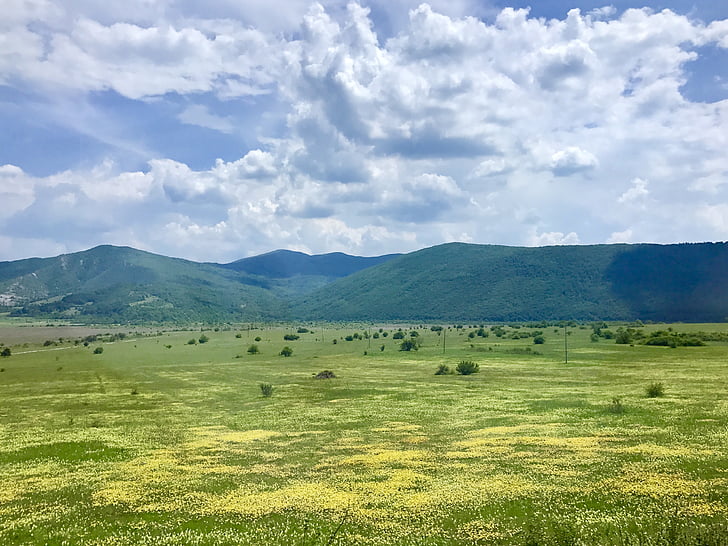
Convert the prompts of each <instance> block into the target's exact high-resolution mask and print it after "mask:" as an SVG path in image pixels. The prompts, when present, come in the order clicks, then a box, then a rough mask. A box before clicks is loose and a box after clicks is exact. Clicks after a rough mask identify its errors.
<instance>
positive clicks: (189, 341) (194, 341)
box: [187, 338, 197, 345]
mask: <svg viewBox="0 0 728 546" xmlns="http://www.w3.org/2000/svg"><path fill="white" fill-rule="evenodd" d="M187 345H197V340H196V339H195V338H192V339H189V340H187Z"/></svg>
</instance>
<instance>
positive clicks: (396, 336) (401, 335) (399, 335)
mask: <svg viewBox="0 0 728 546" xmlns="http://www.w3.org/2000/svg"><path fill="white" fill-rule="evenodd" d="M392 339H404V332H395V333H394V335H393V336H392Z"/></svg>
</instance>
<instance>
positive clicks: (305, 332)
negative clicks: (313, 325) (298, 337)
mask: <svg viewBox="0 0 728 546" xmlns="http://www.w3.org/2000/svg"><path fill="white" fill-rule="evenodd" d="M296 332H298V333H299V334H308V332H309V329H308V328H303V327H301V328H299V329H298V330H296Z"/></svg>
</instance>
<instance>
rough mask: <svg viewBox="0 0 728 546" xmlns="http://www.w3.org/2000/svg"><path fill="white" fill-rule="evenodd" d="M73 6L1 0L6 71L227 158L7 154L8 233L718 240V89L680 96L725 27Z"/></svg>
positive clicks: (203, 250)
mask: <svg viewBox="0 0 728 546" xmlns="http://www.w3.org/2000/svg"><path fill="white" fill-rule="evenodd" d="M72 4H73V7H68V6H61V4H60V3H53V2H50V1H48V2H43V1H41V0H37V1H35V2H18V1H17V0H14V2H13V4H11V5H12V6H13V9H12V10H11V12H12V14H13V15H12V16H11V17H9V18H7V19H5V22H0V25H4V26H2V28H3V30H4V33H0V42H2V43H0V81H1V82H4V83H5V84H6V85H9V86H15V87H16V88H17V89H18V90H20V91H26V90H33V91H34V92H39V93H43V92H45V93H49V94H50V93H51V91H49V90H52V93H53V96H55V92H56V91H57V90H65V92H67V93H68V94H64V95H63V96H64V97H69V98H67V99H65V100H64V101H60V99H59V101H60V102H59V104H62V105H63V106H64V108H62V109H63V110H64V111H65V112H66V114H65V115H66V116H67V120H66V121H67V122H68V123H69V124H71V123H72V119H73V118H78V119H81V120H82V121H78V120H77V126H84V125H85V126H88V125H93V119H95V118H93V117H89V119H87V120H85V121H83V119H85V118H84V114H83V112H82V109H81V108H77V109H73V108H65V106H66V105H68V104H74V101H75V100H76V97H80V100H79V104H81V103H82V102H83V99H84V98H85V97H88V96H90V94H91V93H93V92H95V91H99V90H112V91H114V92H116V93H118V94H121V95H123V96H124V97H127V99H129V100H133V101H137V100H138V101H141V100H144V101H146V104H148V105H154V104H157V103H159V104H160V105H164V106H165V107H166V108H167V111H168V112H177V113H179V119H180V120H181V121H182V122H184V123H187V124H194V125H197V126H202V127H207V128H210V129H213V130H215V131H217V132H219V133H221V135H216V137H218V138H222V137H224V136H226V135H229V138H230V139H231V141H232V139H238V140H236V141H235V145H238V141H241V142H240V144H239V145H240V147H241V153H240V156H242V157H240V159H237V160H234V161H223V160H218V161H217V162H215V163H214V164H212V160H210V164H211V165H210V167H209V168H206V167H199V164H200V162H199V161H197V162H196V163H194V165H195V167H194V168H193V166H192V165H193V162H192V161H189V162H187V163H186V162H185V161H183V160H181V159H180V158H179V157H177V158H176V160H173V159H171V157H176V156H174V155H172V154H169V157H165V155H164V154H153V153H152V152H150V151H149V150H148V149H146V148H147V147H144V146H140V148H142V149H140V150H137V151H136V152H135V153H137V154H139V155H140V156H142V155H143V156H144V157H145V159H146V160H149V167H148V168H147V169H145V170H143V171H142V170H136V171H131V172H120V171H119V170H118V168H117V167H116V165H115V164H113V163H109V162H102V163H100V164H99V165H97V166H96V167H89V166H88V165H84V166H83V167H77V168H73V169H69V170H65V171H62V172H59V173H57V174H54V175H52V176H48V177H35V178H34V177H30V176H28V175H27V174H26V173H24V172H23V171H22V170H20V169H17V168H13V167H12V166H11V167H3V169H4V170H0V177H2V185H1V186H0V193H2V192H4V193H2V198H3V201H4V202H6V203H8V205H6V207H5V210H4V211H3V212H2V213H0V214H3V215H4V216H3V218H4V219H5V220H6V222H5V223H4V224H3V233H5V232H9V233H10V232H12V233H14V235H13V236H14V237H18V238H25V239H27V240H42V238H43V237H44V236H45V237H47V238H48V239H49V240H51V241H52V240H54V239H53V238H55V237H69V238H70V239H72V240H73V241H78V242H80V241H83V240H86V241H88V242H89V243H91V242H103V240H104V239H108V240H115V241H120V240H122V239H124V238H125V239H126V240H128V241H138V242H141V243H144V242H145V241H147V242H148V243H147V246H148V247H149V248H150V249H156V250H158V251H163V252H164V251H169V252H174V253H176V254H184V255H190V256H192V255H195V256H196V257H204V258H205V259H234V258H236V257H239V256H240V254H246V253H250V252H254V251H256V250H259V251H265V250H270V249H271V248H273V247H279V246H288V247H290V248H306V249H309V250H311V251H316V252H323V251H327V250H334V249H336V250H352V251H354V250H355V251H357V252H361V253H366V254H377V253H382V252H389V251H397V250H402V249H403V247H407V248H408V249H411V248H416V247H418V246H426V245H430V244H436V243H439V242H441V241H443V240H453V239H461V240H472V241H475V242H496V243H507V244H529V245H534V244H571V243H578V242H604V241H616V240H630V241H639V240H646V239H652V240H658V239H659V240H662V239H675V240H681V239H690V240H695V239H698V240H700V239H707V238H710V237H712V236H714V235H715V234H716V233H723V231H721V230H722V229H723V225H722V224H721V220H720V218H721V216H720V215H721V214H722V213H723V212H725V211H724V210H723V209H722V208H721V207H722V206H723V205H722V203H724V202H726V201H728V195H726V190H727V188H728V184H725V181H726V174H725V173H726V172H728V157H727V156H726V154H725V149H726V147H727V146H728V141H727V140H726V139H727V138H728V137H726V135H728V131H726V116H727V115H728V102H726V101H723V102H718V103H715V104H700V103H692V102H690V101H688V100H687V99H686V98H685V97H684V96H683V95H682V94H681V89H682V86H683V84H684V83H685V81H686V79H687V77H688V76H687V72H686V70H685V68H686V63H689V62H690V61H691V60H693V59H694V58H695V56H696V55H697V54H698V53H697V52H696V51H694V48H695V46H702V45H709V44H714V45H718V46H720V47H728V46H726V45H725V44H726V43H728V42H726V39H727V38H726V36H728V26H726V22H725V21H717V22H713V23H711V24H710V25H708V26H705V25H703V24H702V23H700V22H697V21H694V20H691V19H690V18H688V17H686V16H682V15H678V14H675V13H673V12H670V11H662V12H659V13H653V12H651V11H650V10H648V9H637V10H635V9H632V10H626V11H625V12H624V13H622V14H621V15H619V16H617V13H616V11H615V10H614V9H613V8H611V7H607V8H601V9H598V10H593V11H591V12H589V13H588V14H586V15H582V14H581V13H580V12H579V10H572V11H570V12H569V14H568V16H567V17H566V18H565V19H563V20H551V21H546V20H541V19H535V18H532V17H530V16H529V14H528V11H527V10H515V9H511V8H507V9H505V10H502V11H501V12H500V13H499V14H498V16H497V17H496V18H495V19H479V18H476V17H468V16H467V15H468V14H473V13H482V12H476V11H475V10H476V8H475V7H474V6H475V4H476V3H475V2H471V1H469V0H461V1H458V2H449V3H446V2H444V1H443V2H438V3H436V4H433V5H432V6H430V5H427V4H422V5H417V3H416V2H412V1H409V0H401V1H397V2H389V3H388V2H384V1H383V0H381V1H380V0H376V1H374V0H373V1H372V2H371V3H370V4H369V5H371V6H372V8H373V10H374V11H375V13H376V14H377V20H382V19H387V18H388V17H389V19H388V22H389V24H390V25H391V27H390V28H387V29H386V30H382V27H381V26H376V24H375V20H374V18H373V16H372V14H371V13H370V12H369V11H368V9H367V8H365V7H361V6H359V5H356V4H351V5H349V6H348V7H347V6H345V3H344V2H343V1H338V0H336V1H334V0H332V1H330V2H324V3H323V5H318V4H316V5H314V6H313V7H310V6H309V5H308V2H303V1H301V2H299V1H297V0H296V1H294V2H289V3H284V2H282V1H280V0H272V2H265V3H264V2H258V1H257V0H256V1H254V2H249V3H243V4H241V3H239V2H232V1H228V0H216V1H214V2H210V3H202V2H200V1H198V0H185V1H183V2H171V1H170V2H157V3H149V2H146V1H145V0H132V1H131V2H130V3H128V6H127V8H128V14H127V15H124V14H123V13H122V12H123V11H124V9H122V8H119V7H118V6H109V7H108V11H104V10H105V8H104V6H101V5H100V4H98V3H95V2H92V1H91V0H85V1H80V2H74V3H72ZM206 6H209V9H208V11H207V12H206V10H205V7H206ZM286 8H287V9H286ZM59 10H60V11H59ZM266 10H267V11H266ZM54 12H55V15H53V13H54ZM278 12H280V13H278ZM58 13H61V15H62V16H61V17H59V16H58ZM272 14H273V15H272ZM278 15H280V18H281V20H280V21H276V20H275V19H276V17H275V16H278ZM488 20H494V22H493V23H492V24H491V23H488V22H486V21H488ZM8 21H11V22H8ZM32 21H36V22H38V21H42V22H44V24H43V25H33V24H29V23H30V22H32ZM299 23H300V24H301V26H300V28H299V29H298V31H296V32H293V30H295V29H296V28H297V25H298V24H299ZM39 29H42V30H39ZM3 40H4V41H3ZM18 82H19V83H18ZM39 90H40V91H39ZM204 93H210V94H214V95H216V96H217V97H218V98H219V99H224V100H225V101H226V102H230V103H233V104H235V105H239V104H246V105H248V107H249V109H250V110H255V109H256V108H259V107H260V108H271V109H274V110H273V111H271V112H270V113H269V116H268V117H267V118H266V119H264V120H263V121H261V122H260V124H259V125H252V126H251V125H246V124H244V123H241V122H240V121H239V120H237V119H233V118H231V117H230V114H229V113H227V112H230V111H235V109H234V108H231V109H229V110H226V113H225V114H221V113H220V112H219V111H218V110H216V109H215V107H214V106H213V105H214V104H216V102H215V101H204V105H203V101H202V100H199V101H198V100H197V99H198V97H199V96H200V94H204ZM261 94H267V95H268V96H266V97H261ZM170 95H173V96H174V101H170V100H169V96H170ZM49 96H50V95H49ZM180 96H181V97H180ZM180 104H184V105H186V106H185V107H184V109H183V110H182V111H181V112H180V108H181V107H180V106H179V105H180ZM271 104H272V105H273V106H270V105H271ZM171 115H174V114H171ZM237 127H241V129H240V130H237ZM84 134H85V133H84ZM257 135H262V137H261V138H260V139H259V140H258V141H257V142H256V141H255V138H256V136H257ZM242 136H244V137H245V139H247V140H246V143H247V146H246V145H244V144H243V143H242ZM130 140H132V141H133V139H128V138H127V139H126V141H127V142H129V141H130ZM231 141H229V142H231ZM150 148H151V147H150ZM249 148H252V149H249ZM246 150H247V151H246ZM145 154H146V155H145ZM221 155H223V152H221ZM226 157H228V158H229V155H228V156H226ZM188 163H189V164H188ZM648 176H649V184H648V182H647V181H646V177H648ZM555 177H556V178H555ZM587 181H588V183H585V182H587ZM620 181H622V182H621V183H620ZM624 181H631V183H629V185H626V184H624ZM610 203H611V204H613V205H615V206H612V207H609V206H607V205H608V204H610ZM112 205H113V206H112ZM618 205H622V206H618ZM695 211H701V212H700V213H699V214H698V213H696V212H695ZM696 219H697V220H696ZM698 220H699V221H698ZM31 223H32V224H33V226H34V227H29V226H30V225H31ZM122 226H123V227H122ZM624 226H630V227H629V229H626V230H624V229H623V228H624ZM66 227H67V229H66ZM89 233H91V234H92V235H89ZM577 233H578V235H577ZM6 236H7V235H6ZM84 237H86V239H84ZM89 246H90V245H89ZM47 248H55V246H54V245H53V244H49V245H48V246H47ZM168 249H173V251H172V250H168Z"/></svg>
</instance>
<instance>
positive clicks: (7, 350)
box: [0, 347, 13, 356]
mask: <svg viewBox="0 0 728 546" xmlns="http://www.w3.org/2000/svg"><path fill="white" fill-rule="evenodd" d="M12 354H13V353H12V351H11V350H10V347H5V348H4V349H3V350H2V352H0V356H10V355H12Z"/></svg>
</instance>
